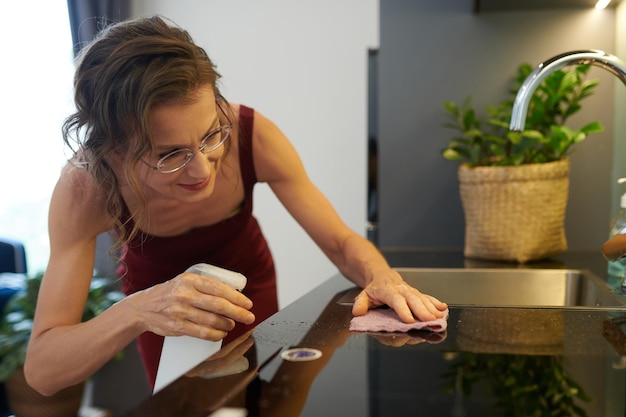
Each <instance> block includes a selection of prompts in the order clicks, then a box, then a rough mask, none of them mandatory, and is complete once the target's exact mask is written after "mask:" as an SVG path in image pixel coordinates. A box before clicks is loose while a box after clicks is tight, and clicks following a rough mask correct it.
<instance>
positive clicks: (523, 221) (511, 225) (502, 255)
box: [458, 158, 569, 263]
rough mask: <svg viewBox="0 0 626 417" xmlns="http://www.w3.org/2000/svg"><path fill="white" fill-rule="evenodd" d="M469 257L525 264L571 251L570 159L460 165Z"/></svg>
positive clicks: (466, 253) (466, 243)
mask: <svg viewBox="0 0 626 417" xmlns="http://www.w3.org/2000/svg"><path fill="white" fill-rule="evenodd" d="M458 174H459V182H460V192H461V202H462V204H463V211H464V214H465V249H464V253H465V256H466V257H468V258H481V259H492V260H505V261H515V262H519V263H525V262H528V261H533V260H538V259H544V258H547V257H550V256H552V255H556V254H559V253H562V252H564V251H565V250H567V240H566V237H565V209H566V207H567V197H568V191H569V160H568V159H567V158H563V159H561V160H559V161H556V162H550V163H545V164H528V165H520V166H510V167H509V166H507V167H475V168H469V167H467V166H466V165H461V166H460V167H459V172H458Z"/></svg>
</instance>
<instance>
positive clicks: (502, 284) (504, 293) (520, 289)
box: [339, 268, 626, 309]
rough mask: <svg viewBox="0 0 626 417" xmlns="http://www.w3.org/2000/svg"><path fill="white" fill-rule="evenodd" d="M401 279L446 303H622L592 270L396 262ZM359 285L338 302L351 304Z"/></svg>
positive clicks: (597, 305)
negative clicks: (420, 265)
mask: <svg viewBox="0 0 626 417" xmlns="http://www.w3.org/2000/svg"><path fill="white" fill-rule="evenodd" d="M395 270H396V271H398V272H399V273H400V275H402V277H403V278H404V280H405V281H407V282H408V283H409V284H411V285H412V286H414V287H416V288H418V289H419V290H420V291H422V292H424V293H427V294H430V295H433V296H435V297H437V298H439V299H440V300H442V301H445V302H446V303H448V304H449V305H460V306H487V307H490V306H491V307H533V308H537V307H541V308H593V309H616V308H617V309H626V298H625V297H624V296H623V295H622V294H617V293H615V292H614V291H612V290H611V289H610V288H609V287H608V286H607V284H606V282H604V281H602V280H601V279H600V278H598V277H597V276H595V275H593V274H592V273H591V272H589V271H586V270H573V269H499V268H493V269H464V268H455V269H446V268H395ZM358 291H359V290H358V289H353V290H350V291H348V292H347V293H346V294H345V295H344V296H343V297H341V298H340V300H339V302H340V303H342V304H352V302H353V300H354V297H355V296H356V294H358Z"/></svg>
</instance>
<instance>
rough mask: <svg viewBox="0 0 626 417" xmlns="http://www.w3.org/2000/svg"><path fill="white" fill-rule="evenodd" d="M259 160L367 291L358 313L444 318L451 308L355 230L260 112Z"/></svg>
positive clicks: (294, 211)
mask: <svg viewBox="0 0 626 417" xmlns="http://www.w3.org/2000/svg"><path fill="white" fill-rule="evenodd" d="M254 126H255V128H254V140H253V143H254V161H255V169H256V172H257V178H258V180H259V181H261V182H267V183H268V184H269V186H270V187H271V189H272V191H273V192H274V193H275V194H276V196H277V197H278V199H279V200H280V201H281V203H282V204H283V205H284V206H285V208H286V209H287V210H288V211H289V212H290V213H291V215H292V216H293V217H294V218H295V219H296V221H298V223H299V224H300V225H301V226H302V227H303V228H304V230H306V232H307V233H308V234H309V235H310V236H311V238H312V239H313V240H314V241H315V243H316V244H317V245H318V246H319V247H320V248H321V250H322V251H323V252H324V253H325V254H326V256H328V258H329V259H330V260H331V261H332V262H333V263H334V264H335V265H336V266H337V267H338V268H339V270H340V271H341V273H342V274H343V275H345V276H346V277H347V278H349V279H350V280H352V281H353V282H354V283H356V284H357V285H359V286H361V287H362V288H364V291H362V292H361V294H360V295H359V296H358V297H357V299H356V300H355V304H354V308H353V313H354V314H355V315H362V314H365V313H366V312H367V310H368V309H369V308H371V307H376V306H380V305H383V304H387V305H389V306H390V307H392V308H393V309H394V310H395V311H396V312H397V313H398V315H399V316H400V318H401V319H402V320H403V321H405V322H413V321H415V318H414V317H417V318H419V319H421V320H431V319H434V318H435V317H442V316H443V310H445V308H446V307H447V306H446V305H445V304H444V303H441V302H440V301H438V300H437V299H435V298H433V297H431V296H429V295H426V294H422V293H421V292H419V291H418V290H416V289H415V288H413V287H411V286H409V285H408V284H406V283H405V282H404V280H403V279H402V277H401V276H400V275H399V274H398V273H397V272H395V271H393V270H392V269H391V268H390V267H389V265H388V264H387V262H386V260H385V259H384V258H383V256H382V255H381V254H380V252H379V251H378V250H377V249H376V247H375V246H374V245H372V244H371V243H370V242H369V241H368V240H367V239H365V238H363V237H362V236H359V235H358V234H357V233H355V232H354V231H352V230H351V229H349V228H348V227H347V226H346V224H345V223H344V222H343V221H342V220H341V219H340V217H339V215H338V214H337V212H336V211H335V209H334V208H333V207H332V205H331V204H330V202H329V201H328V199H326V197H325V196H324V195H323V194H322V193H321V192H320V191H319V189H318V188H317V187H316V186H315V185H314V184H313V183H312V182H311V180H310V179H309V178H308V176H307V174H306V172H305V170H304V166H303V165H302V162H301V160H300V158H299V156H298V154H297V153H296V151H295V149H294V148H293V146H292V145H291V143H290V142H289V140H288V139H287V138H286V137H285V135H284V134H283V133H282V132H281V131H280V130H279V129H278V127H277V126H276V125H274V124H273V123H272V122H271V121H269V120H268V119H267V118H265V117H263V116H262V115H261V114H259V113H258V112H257V113H256V114H255V123H254Z"/></svg>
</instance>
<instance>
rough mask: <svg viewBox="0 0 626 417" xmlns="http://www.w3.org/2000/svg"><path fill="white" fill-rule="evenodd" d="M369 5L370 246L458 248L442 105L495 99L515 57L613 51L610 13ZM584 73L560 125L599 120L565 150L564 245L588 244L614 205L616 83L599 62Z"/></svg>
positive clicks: (456, 3) (396, 2)
mask: <svg viewBox="0 0 626 417" xmlns="http://www.w3.org/2000/svg"><path fill="white" fill-rule="evenodd" d="M380 7H381V9H380V15H381V24H380V30H381V34H380V54H379V59H380V62H379V73H380V81H379V94H380V103H379V112H380V120H379V133H380V145H379V146H380V151H379V152H380V161H379V170H380V178H379V181H380V213H379V214H380V219H379V226H380V228H379V243H380V245H381V246H385V247H407V246H411V247H428V248H462V247H463V239H464V220H463V212H462V208H461V203H460V198H459V195H458V180H457V177H456V174H457V168H458V165H457V164H455V163H452V162H449V161H446V160H444V159H443V158H442V157H441V156H440V151H441V149H442V148H444V147H445V145H446V144H447V142H448V140H449V139H450V138H451V135H452V134H453V133H454V132H452V131H450V130H448V129H446V128H444V127H443V126H442V124H443V123H444V122H445V121H446V119H445V113H444V111H443V107H442V103H443V101H445V100H453V101H457V102H460V101H462V100H463V99H465V97H467V96H468V95H472V96H473V97H474V103H475V104H476V107H477V108H478V109H483V108H484V105H486V104H497V103H498V102H500V101H501V100H502V98H503V97H504V96H505V94H506V92H507V89H508V88H509V85H510V84H509V83H510V80H511V77H512V76H513V75H514V73H515V71H516V69H517V67H518V65H519V64H520V63H521V62H528V63H531V64H532V65H533V66H534V65H536V64H538V63H540V62H542V61H544V60H545V59H547V58H550V57H552V56H554V55H556V54H559V53H562V52H566V51H570V50H577V49H602V50H605V51H607V52H610V53H615V41H614V35H615V11H614V10H611V9H607V10H604V11H596V10H593V9H590V10H587V9H560V10H542V11H520V12H491V13H479V14H473V13H472V1H470V0H447V1H445V2H443V1H439V2H434V1H428V0H387V1H383V2H381V4H380ZM623 58H626V56H624V57H623ZM590 75H591V77H592V78H598V79H600V88H599V89H598V92H597V94H596V95H595V96H593V97H591V98H589V99H588V100H587V101H586V104H584V105H583V106H584V108H583V111H582V112H581V114H580V115H579V116H578V115H577V116H576V118H575V120H574V119H573V120H572V124H573V125H574V126H582V124H584V123H586V122H588V121H592V120H599V121H601V122H602V123H603V124H604V125H605V128H606V130H605V132H604V133H602V134H600V135H594V136H592V137H591V138H589V139H588V140H587V141H585V142H584V143H582V144H580V146H578V147H577V149H576V150H575V152H574V154H573V155H572V158H571V162H572V165H571V168H572V171H571V174H570V197H569V202H568V208H567V213H566V234H567V238H568V243H569V246H570V248H571V249H589V248H593V249H598V250H599V248H600V246H601V244H602V243H603V242H604V240H606V237H607V234H608V224H609V218H610V213H611V211H612V210H613V209H614V207H613V205H614V204H613V205H612V203H611V201H612V200H611V188H612V182H611V178H612V172H611V165H612V164H611V161H612V148H613V143H612V142H613V131H614V125H613V124H614V111H613V92H614V85H615V80H616V79H615V78H614V77H612V76H611V75H610V74H609V73H608V72H606V71H603V70H601V69H599V68H592V70H591V71H590Z"/></svg>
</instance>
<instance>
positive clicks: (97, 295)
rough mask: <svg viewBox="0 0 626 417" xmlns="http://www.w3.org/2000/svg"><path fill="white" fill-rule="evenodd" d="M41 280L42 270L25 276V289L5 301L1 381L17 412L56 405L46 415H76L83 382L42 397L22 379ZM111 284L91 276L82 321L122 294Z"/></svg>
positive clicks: (0, 345) (0, 329) (0, 334)
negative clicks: (31, 275)
mask: <svg viewBox="0 0 626 417" xmlns="http://www.w3.org/2000/svg"><path fill="white" fill-rule="evenodd" d="M42 279H43V273H38V274H36V275H35V276H33V277H27V278H26V279H25V282H24V289H23V290H21V291H19V292H17V293H16V294H15V295H13V296H12V297H11V298H10V299H9V300H8V302H7V304H6V307H5V309H4V314H3V316H2V319H1V321H0V382H3V383H5V385H6V388H7V395H8V399H9V404H10V406H11V409H12V411H13V412H14V413H16V414H17V415H21V414H22V415H40V414H37V413H33V412H30V411H22V413H20V412H19V411H21V410H24V407H38V410H39V411H38V412H40V411H41V410H42V409H43V408H44V407H45V408H46V409H47V408H49V407H59V410H61V409H62V410H63V411H59V412H57V413H55V414H46V415H76V413H77V412H78V409H79V407H80V404H81V400H82V394H83V387H84V384H78V385H76V386H73V387H69V388H67V389H65V390H62V391H60V392H59V393H58V394H56V395H54V396H52V397H44V396H41V395H39V394H38V393H37V392H36V391H34V390H33V389H32V388H30V387H29V386H28V385H27V384H26V381H25V380H24V372H23V366H24V360H25V357H26V348H27V347H28V341H29V339H30V335H31V331H32V325H33V319H34V316H35V307H36V305H37V295H38V293H39V288H40V286H41V281H42ZM110 283H111V282H110V280H109V279H106V278H99V277H94V278H93V279H92V282H91V286H90V289H89V294H88V297H87V303H86V305H85V310H84V312H83V317H82V320H83V321H87V320H89V319H91V318H93V317H95V316H97V315H98V314H100V313H102V312H103V311H104V310H106V309H107V308H109V307H110V306H111V305H113V304H114V303H116V302H117V301H119V300H121V299H122V298H123V297H124V295H123V294H122V293H121V292H120V291H117V290H113V289H111V287H110ZM29 409H30V410H32V408H29ZM18 410H19V411H18ZM71 413H73V414H71Z"/></svg>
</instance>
